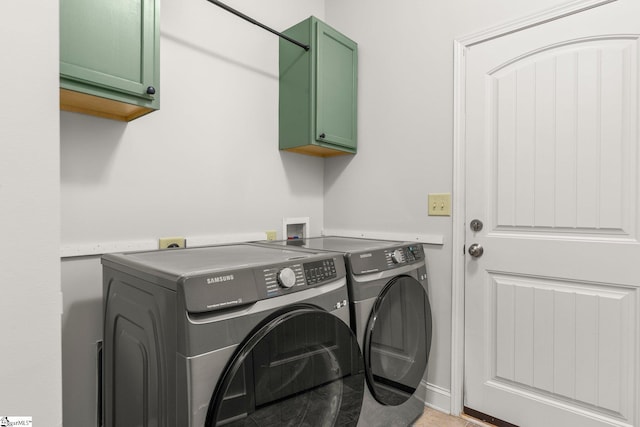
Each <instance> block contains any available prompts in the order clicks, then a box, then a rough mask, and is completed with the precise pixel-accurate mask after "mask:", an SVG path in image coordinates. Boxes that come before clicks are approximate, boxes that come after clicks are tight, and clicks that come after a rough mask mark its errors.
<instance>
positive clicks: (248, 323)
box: [102, 244, 366, 427]
mask: <svg viewBox="0 0 640 427" xmlns="http://www.w3.org/2000/svg"><path fill="white" fill-rule="evenodd" d="M102 264H103V272H104V347H103V348H104V351H103V353H104V356H103V361H104V362H103V363H104V364H103V373H102V376H103V379H104V380H103V400H104V403H103V408H104V415H103V419H104V426H105V427H130V426H131V427H133V426H163V427H178V426H179V427H183V426H185V427H187V426H188V427H196V426H197V427H202V426H205V427H211V426H220V425H229V426H261V427H262V426H305V425H309V426H350V425H351V426H353V425H355V424H356V423H357V420H358V418H359V414H360V411H361V405H362V401H363V396H364V393H365V389H366V387H365V386H364V383H365V371H364V366H363V360H362V354H361V352H360V350H359V347H358V343H357V339H356V337H355V335H354V333H353V331H352V330H351V328H350V325H349V322H350V321H349V307H348V295H347V287H346V271H345V265H344V261H343V257H342V256H341V255H340V254H331V253H325V252H315V253H314V252H309V253H300V252H298V251H292V250H289V249H288V248H280V247H260V246H255V245H250V244H232V245H221V246H211V247H203V248H190V249H173V250H164V251H150V252H138V253H128V254H118V255H105V256H104V257H103V258H102Z"/></svg>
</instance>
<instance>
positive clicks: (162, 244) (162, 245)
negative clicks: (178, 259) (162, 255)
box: [158, 237, 187, 249]
mask: <svg viewBox="0 0 640 427" xmlns="http://www.w3.org/2000/svg"><path fill="white" fill-rule="evenodd" d="M186 247H187V239H185V238H184V237H161V238H160V239H159V240H158V248H159V249H176V248H186Z"/></svg>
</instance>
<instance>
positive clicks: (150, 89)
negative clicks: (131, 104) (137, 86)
mask: <svg viewBox="0 0 640 427" xmlns="http://www.w3.org/2000/svg"><path fill="white" fill-rule="evenodd" d="M155 93H156V88H155V87H153V86H149V87H148V88H147V94H148V95H155Z"/></svg>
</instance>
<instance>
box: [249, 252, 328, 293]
mask: <svg viewBox="0 0 640 427" xmlns="http://www.w3.org/2000/svg"><path fill="white" fill-rule="evenodd" d="M261 273H262V274H261V276H262V279H264V286H265V288H266V293H267V295H266V296H267V298H271V297H275V296H278V295H283V294H286V293H289V292H295V291H298V290H302V289H305V288H307V287H309V286H317V285H322V284H325V283H327V282H331V281H334V280H336V279H337V278H338V268H337V267H336V261H335V259H334V258H327V259H322V260H319V261H310V262H303V263H297V264H290V265H279V266H270V267H267V268H263V269H262V271H261Z"/></svg>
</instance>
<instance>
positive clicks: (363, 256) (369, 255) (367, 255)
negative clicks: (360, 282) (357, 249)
mask: <svg viewBox="0 0 640 427" xmlns="http://www.w3.org/2000/svg"><path fill="white" fill-rule="evenodd" d="M372 256H373V254H371V253H368V254H362V255H360V258H371V257H372Z"/></svg>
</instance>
